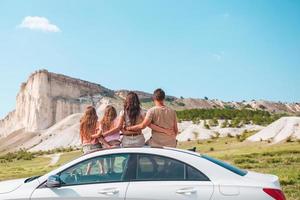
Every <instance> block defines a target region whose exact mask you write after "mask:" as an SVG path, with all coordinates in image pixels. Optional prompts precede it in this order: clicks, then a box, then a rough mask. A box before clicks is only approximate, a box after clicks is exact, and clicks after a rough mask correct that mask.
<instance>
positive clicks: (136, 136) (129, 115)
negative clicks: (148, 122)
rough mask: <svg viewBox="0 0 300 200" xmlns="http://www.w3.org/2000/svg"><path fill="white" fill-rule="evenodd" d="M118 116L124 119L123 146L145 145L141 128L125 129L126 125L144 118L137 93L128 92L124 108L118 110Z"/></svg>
mask: <svg viewBox="0 0 300 200" xmlns="http://www.w3.org/2000/svg"><path fill="white" fill-rule="evenodd" d="M120 117H122V118H123V120H124V124H123V126H124V129H123V138H122V146H123V147H139V146H144V145H145V137H144V135H143V133H142V131H141V130H137V131H127V130H126V127H129V126H133V125H136V124H139V123H141V122H142V121H143V120H144V114H143V111H142V109H141V107H140V101H139V98H138V95H137V94H136V93H135V92H129V93H128V94H127V96H126V99H125V102H124V109H123V110H122V111H121V112H120Z"/></svg>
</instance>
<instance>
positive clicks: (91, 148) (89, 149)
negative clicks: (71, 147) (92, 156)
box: [82, 144, 102, 154]
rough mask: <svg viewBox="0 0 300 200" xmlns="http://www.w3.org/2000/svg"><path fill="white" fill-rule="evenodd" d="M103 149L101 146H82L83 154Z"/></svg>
mask: <svg viewBox="0 0 300 200" xmlns="http://www.w3.org/2000/svg"><path fill="white" fill-rule="evenodd" d="M100 149H102V146H101V144H84V145H82V151H83V154H88V153H92V152H94V151H98V150H100Z"/></svg>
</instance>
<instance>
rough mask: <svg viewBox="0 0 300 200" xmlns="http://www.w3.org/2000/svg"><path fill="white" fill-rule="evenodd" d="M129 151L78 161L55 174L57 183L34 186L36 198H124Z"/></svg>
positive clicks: (120, 199)
mask: <svg viewBox="0 0 300 200" xmlns="http://www.w3.org/2000/svg"><path fill="white" fill-rule="evenodd" d="M128 161H129V154H113V155H109V156H101V157H96V158H93V159H89V160H86V161H83V162H80V163H78V164H76V165H73V166H72V167H70V168H68V169H66V170H64V171H62V172H60V173H59V174H58V176H59V179H60V181H61V186H60V187H57V188H48V187H47V185H46V184H43V185H41V186H40V187H39V188H37V189H36V190H35V191H34V192H33V194H32V196H31V199H32V200H36V199H40V200H43V199H45V200H46V199H47V200H57V199H68V200H96V199H97V200H105V199H113V200H124V199H125V194H126V189H127V187H128V184H129V183H128V181H126V180H125V176H126V171H127V164H128Z"/></svg>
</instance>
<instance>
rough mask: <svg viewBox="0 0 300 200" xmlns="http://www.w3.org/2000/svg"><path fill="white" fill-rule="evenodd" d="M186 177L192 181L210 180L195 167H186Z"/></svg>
mask: <svg viewBox="0 0 300 200" xmlns="http://www.w3.org/2000/svg"><path fill="white" fill-rule="evenodd" d="M186 179H187V180H190V181H209V178H208V177H207V176H205V175H204V174H203V173H202V172H200V171H198V170H197V169H195V168H194V167H191V166H188V165H187V167H186Z"/></svg>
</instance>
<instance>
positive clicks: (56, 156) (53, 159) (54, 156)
mask: <svg viewBox="0 0 300 200" xmlns="http://www.w3.org/2000/svg"><path fill="white" fill-rule="evenodd" d="M60 156H61V153H57V154H52V155H45V157H47V158H51V161H50V163H49V166H53V165H56V163H57V162H58V161H59V159H60Z"/></svg>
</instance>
